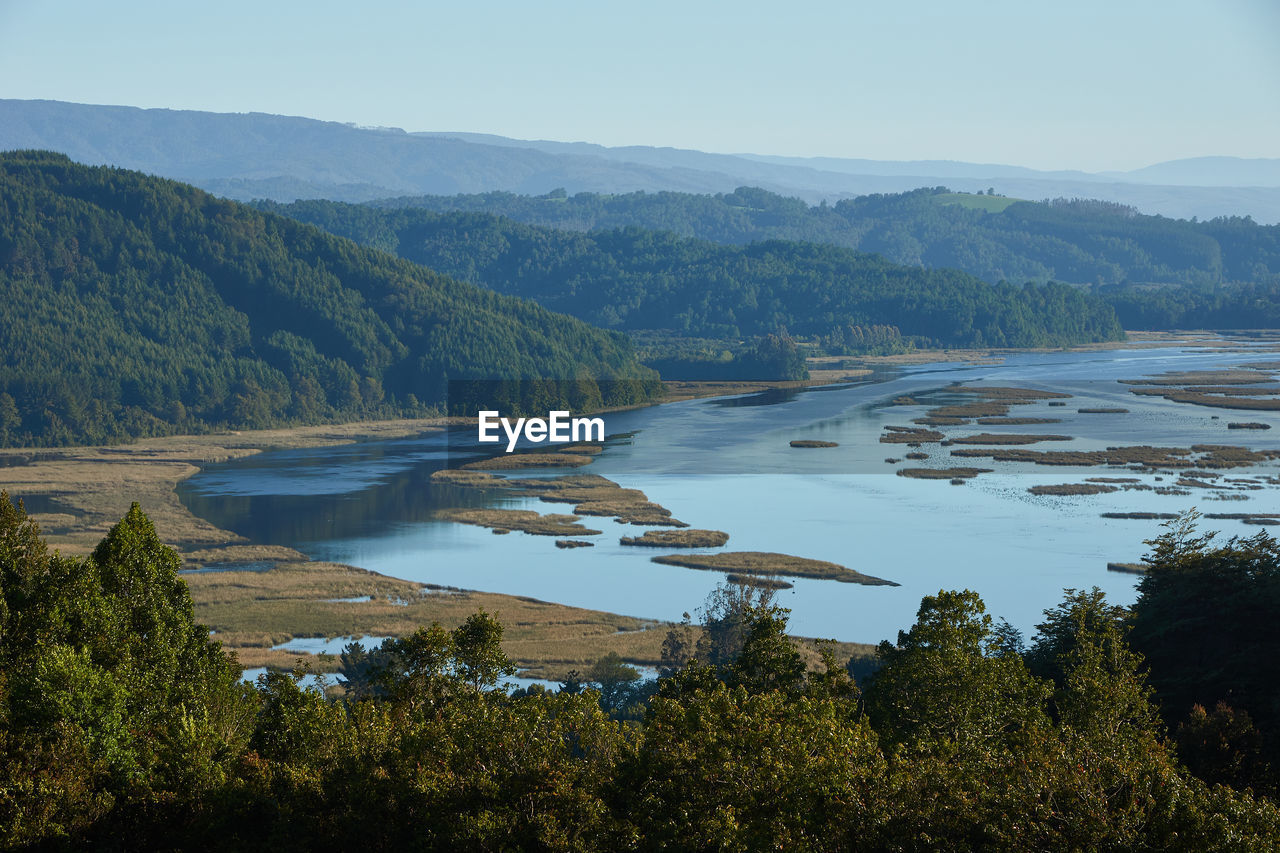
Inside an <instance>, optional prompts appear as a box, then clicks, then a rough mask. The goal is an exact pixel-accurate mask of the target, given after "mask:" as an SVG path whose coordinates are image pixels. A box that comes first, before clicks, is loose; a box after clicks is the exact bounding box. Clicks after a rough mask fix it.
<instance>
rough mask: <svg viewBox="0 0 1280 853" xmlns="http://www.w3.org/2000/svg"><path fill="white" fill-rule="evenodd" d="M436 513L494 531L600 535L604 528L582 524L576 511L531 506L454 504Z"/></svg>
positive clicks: (437, 515) (556, 534)
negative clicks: (544, 512) (549, 511)
mask: <svg viewBox="0 0 1280 853" xmlns="http://www.w3.org/2000/svg"><path fill="white" fill-rule="evenodd" d="M434 515H435V517H436V518H439V519H442V520H444V521H456V522H458V523H459V524H474V525H477V526H480V527H489V528H492V529H493V531H494V532H495V533H496V532H499V531H502V532H510V531H513V530H517V531H519V532H521V533H529V534H532V535H534V536H598V535H599V534H600V532H601V531H599V530H592V529H590V528H588V527H586V526H584V525H582V524H579V523H578V516H576V515H558V514H554V513H552V514H548V515H542V514H540V513H537V512H534V511H533V510H531V509H496V508H484V509H471V508H462V507H452V508H448V509H440V510H436V512H435V513H434Z"/></svg>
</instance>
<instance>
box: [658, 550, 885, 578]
mask: <svg viewBox="0 0 1280 853" xmlns="http://www.w3.org/2000/svg"><path fill="white" fill-rule="evenodd" d="M652 559H653V562H655V563H662V564H664V565H668V566H683V567H685V568H687V569H701V570H703V571H709V572H729V573H733V574H740V575H752V576H755V575H765V576H769V575H782V576H786V577H797V578H813V579H817V580H834V581H840V582H841V583H857V584H865V585H867V586H898V584H896V583H894V582H893V581H888V580H884V579H883V578H877V577H872V576H870V575H864V574H862V573H861V572H855V571H854V570H853V569H849V568H846V567H844V566H841V565H839V564H838V563H829V562H827V561H825V560H811V559H809V558H807V557H794V556H792V555H790V554H775V553H771V552H767V551H731V552H729V553H726V554H668V555H664V556H660V557H653V558H652Z"/></svg>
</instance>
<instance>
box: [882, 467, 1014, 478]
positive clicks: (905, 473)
mask: <svg viewBox="0 0 1280 853" xmlns="http://www.w3.org/2000/svg"><path fill="white" fill-rule="evenodd" d="M991 471H992V469H990V468H900V469H898V471H897V474H898V476H899V477H910V478H911V479H913V480H967V479H969V478H971V477H976V476H978V475H979V474H990V473H991Z"/></svg>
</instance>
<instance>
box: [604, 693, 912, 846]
mask: <svg viewBox="0 0 1280 853" xmlns="http://www.w3.org/2000/svg"><path fill="white" fill-rule="evenodd" d="M883 774H884V760H883V758H882V757H881V756H880V753H879V750H878V748H877V745H876V737H875V734H874V733H873V732H872V731H871V728H870V726H869V725H868V724H867V722H866V720H865V719H856V718H855V717H854V716H853V715H852V709H851V707H850V706H847V705H845V704H842V703H838V702H832V701H824V700H818V699H811V698H807V697H800V698H797V699H791V698H788V697H787V696H786V695H784V694H783V693H781V692H777V691H774V692H768V693H761V694H755V695H751V694H749V693H747V691H746V690H744V689H742V688H740V687H739V688H733V689H731V688H729V687H728V686H727V685H725V684H723V683H717V684H716V685H715V686H714V687H711V688H710V689H705V690H697V691H694V692H692V693H690V694H687V695H685V696H683V697H681V698H680V699H673V698H665V697H658V698H656V699H654V701H653V706H652V710H651V712H650V715H649V717H648V719H647V723H646V726H645V737H644V741H643V744H642V745H641V748H640V752H639V755H638V756H637V759H636V762H635V765H634V766H633V767H632V768H631V769H630V770H629V771H627V772H626V773H624V774H623V775H622V777H621V778H622V780H623V782H622V784H623V785H624V786H625V787H624V791H625V794H624V796H625V797H626V800H625V802H626V810H627V812H628V813H629V814H630V815H632V816H633V820H634V821H635V823H636V826H637V829H638V831H639V834H640V838H642V839H643V844H644V846H646V847H649V848H652V849H663V848H668V849H675V848H679V849H698V850H712V849H717V850H762V849H786V850H799V849H858V848H859V847H862V848H865V849H874V844H871V843H867V841H866V839H865V836H868V835H872V832H869V831H868V830H869V829H870V828H871V827H874V826H875V825H876V824H877V823H878V822H879V821H880V820H882V815H883V814H884V812H885V811H886V810H887V808H888V805H887V803H885V802H884V801H883V800H882V799H881V796H882V794H881V791H882V788H881V787H880V781H881V779H882V776H883Z"/></svg>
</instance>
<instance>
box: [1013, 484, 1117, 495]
mask: <svg viewBox="0 0 1280 853" xmlns="http://www.w3.org/2000/svg"><path fill="white" fill-rule="evenodd" d="M1027 491H1028V492H1030V493H1031V494H1033V495H1057V496H1067V495H1105V494H1107V493H1109V492H1118V491H1120V490H1119V489H1118V488H1116V487H1115V486H1107V485H1103V484H1102V483H1061V484H1059V485H1055V486H1032V487H1031V488H1029V489H1027Z"/></svg>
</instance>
